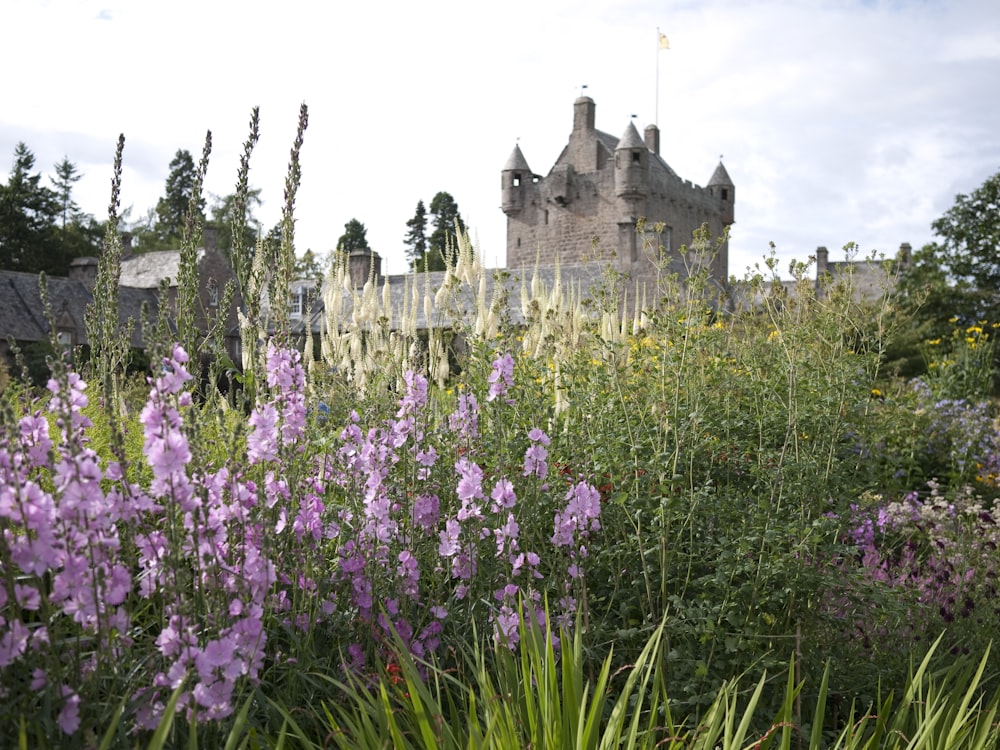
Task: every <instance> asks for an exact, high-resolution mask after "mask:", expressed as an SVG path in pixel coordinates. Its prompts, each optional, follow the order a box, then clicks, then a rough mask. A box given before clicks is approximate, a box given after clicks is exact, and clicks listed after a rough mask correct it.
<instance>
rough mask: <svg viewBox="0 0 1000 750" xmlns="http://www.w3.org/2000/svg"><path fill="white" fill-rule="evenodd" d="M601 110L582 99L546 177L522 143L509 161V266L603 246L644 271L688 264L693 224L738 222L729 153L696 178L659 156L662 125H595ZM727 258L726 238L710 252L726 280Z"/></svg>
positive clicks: (626, 265)
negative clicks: (619, 129)
mask: <svg viewBox="0 0 1000 750" xmlns="http://www.w3.org/2000/svg"><path fill="white" fill-rule="evenodd" d="M595 110H596V108H595V106H594V100H593V99H591V98H590V97H587V96H582V97H580V98H578V99H577V100H576V101H575V102H574V103H573V131H572V132H571V133H570V136H569V142H568V143H567V144H566V147H565V148H564V149H563V151H562V153H561V154H560V155H559V158H558V159H557V160H556V163H555V165H554V166H553V167H552V169H551V170H550V171H549V173H548V175H547V176H545V177H542V176H540V175H538V174H535V173H533V172H532V171H531V168H530V167H529V166H528V162H527V160H526V159H525V157H524V154H523V153H522V152H521V148H520V146H515V147H514V151H513V153H512V154H511V155H510V158H509V159H508V160H507V163H506V164H505V165H504V167H503V169H502V171H501V190H502V208H503V212H504V213H505V214H506V215H507V267H508V268H511V269H514V268H524V267H528V266H533V265H534V264H535V263H536V262H539V263H540V264H541V265H551V264H553V263H555V262H556V259H557V258H558V259H559V261H560V262H561V263H563V264H577V263H583V262H585V261H587V260H588V259H590V258H591V257H593V256H594V254H595V250H596V251H597V253H599V254H600V255H601V256H602V257H605V258H613V259H614V263H615V266H616V268H617V269H618V270H619V271H622V272H624V273H629V274H630V275H631V276H632V277H633V278H636V279H642V278H648V277H650V276H652V275H653V274H654V273H655V267H656V265H657V264H658V263H660V262H661V261H663V260H666V261H667V262H668V263H669V264H670V265H671V267H672V269H673V270H678V271H680V272H682V273H683V272H684V270H685V264H684V261H685V260H686V259H684V258H681V257H680V254H679V249H680V248H681V246H682V245H688V244H690V243H691V237H692V233H693V232H694V231H695V230H696V229H698V228H699V227H701V226H702V225H703V224H707V226H708V230H709V233H710V235H711V236H712V237H713V238H721V237H723V236H724V235H725V232H726V228H727V227H729V226H730V225H731V224H732V223H733V222H734V205H735V201H736V187H735V185H733V181H732V180H731V179H730V177H729V174H728V173H727V172H726V168H725V167H724V166H723V165H722V162H721V161H720V162H719V165H718V166H717V167H716V169H715V172H714V173H713V174H712V177H711V179H709V181H708V185H707V186H706V187H700V186H698V185H693V184H692V183H691V181H690V180H683V179H681V178H680V177H679V176H678V175H677V173H676V172H674V170H673V169H671V167H670V165H669V164H667V162H666V161H665V160H664V159H663V157H662V156H660V131H659V128H658V127H657V126H656V125H649V126H647V127H646V129H645V133H644V135H645V137H644V138H643V137H642V136H640V135H639V131H638V130H636V127H635V125H634V124H633V123H632V122H629V124H628V126H627V127H626V128H625V132H624V134H623V135H622V137H621V138H620V139H619V138H615V137H614V136H612V135H609V134H608V133H604V132H602V131H600V130H597V129H596V127H595ZM640 219H645V225H644V227H643V228H642V232H641V233H640V232H639V231H637V223H638V222H639V221H640ZM657 224H662V226H663V229H662V231H660V232H657V231H656V230H655V229H656V225H657ZM659 248H662V253H663V256H664V257H662V258H661V257H660V256H659V252H657V251H658V249H659ZM728 265H729V245H728V241H724V242H722V244H721V246H720V248H719V251H718V253H717V255H715V257H714V258H713V259H712V261H711V275H712V277H713V278H714V279H715V280H716V281H717V282H718V283H719V284H720V285H722V286H725V285H726V283H727V281H728Z"/></svg>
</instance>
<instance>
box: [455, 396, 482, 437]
mask: <svg viewBox="0 0 1000 750" xmlns="http://www.w3.org/2000/svg"><path fill="white" fill-rule="evenodd" d="M448 427H449V428H450V429H451V431H452V432H457V433H458V435H459V438H460V439H461V440H462V441H464V442H468V441H470V440H475V439H476V438H477V437H479V403H478V402H477V401H476V397H475V395H474V394H472V393H462V394H460V395H459V397H458V408H457V409H456V410H455V412H454V413H453V414H452V415H451V416H449V417H448Z"/></svg>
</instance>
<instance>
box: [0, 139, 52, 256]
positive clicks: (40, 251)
mask: <svg viewBox="0 0 1000 750" xmlns="http://www.w3.org/2000/svg"><path fill="white" fill-rule="evenodd" d="M34 168H35V155H34V154H33V153H32V152H31V150H30V149H29V148H28V147H27V146H26V145H25V144H24V143H18V144H17V147H16V148H15V149H14V164H13V167H12V168H11V171H10V175H9V176H8V178H7V184H6V185H0V268H4V269H8V270H12V271H26V272H29V273H38V272H39V271H46V272H48V273H51V274H56V275H65V274H66V271H67V268H68V263H69V260H68V258H67V257H66V256H64V254H63V248H62V244H61V243H60V241H59V232H58V223H57V222H58V219H59V216H60V212H61V207H60V202H59V196H58V195H57V194H56V193H55V192H54V191H53V190H51V189H50V188H48V187H45V186H44V185H42V184H41V179H42V176H41V174H39V173H33V170H34Z"/></svg>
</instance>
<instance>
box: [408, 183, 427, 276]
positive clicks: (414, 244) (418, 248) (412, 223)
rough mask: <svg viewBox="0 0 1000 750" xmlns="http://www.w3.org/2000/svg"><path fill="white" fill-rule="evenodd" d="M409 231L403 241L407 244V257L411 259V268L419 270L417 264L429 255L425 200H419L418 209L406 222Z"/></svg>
mask: <svg viewBox="0 0 1000 750" xmlns="http://www.w3.org/2000/svg"><path fill="white" fill-rule="evenodd" d="M406 226H407V227H408V228H409V231H408V232H407V233H406V238H405V239H404V240H403V242H404V243H405V244H406V247H407V250H406V257H407V258H408V259H409V261H410V268H412V269H414V270H417V266H418V265H419V264H420V263H421V261H423V260H424V256H426V255H427V209H425V208H424V202H423V201H422V200H421V201H417V211H416V213H415V214H414V215H413V218H412V219H410V220H409V221H408V222H406Z"/></svg>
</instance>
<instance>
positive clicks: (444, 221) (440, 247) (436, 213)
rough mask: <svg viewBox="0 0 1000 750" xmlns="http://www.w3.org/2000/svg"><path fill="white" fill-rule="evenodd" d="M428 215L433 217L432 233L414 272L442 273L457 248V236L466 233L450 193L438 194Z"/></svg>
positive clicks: (460, 215) (415, 265)
mask: <svg viewBox="0 0 1000 750" xmlns="http://www.w3.org/2000/svg"><path fill="white" fill-rule="evenodd" d="M430 214H431V216H433V217H434V231H433V232H431V236H430V237H429V238H428V240H427V252H426V254H425V255H424V257H423V259H416V262H415V263H414V270H416V271H423V270H429V271H443V270H444V268H445V264H446V263H447V262H449V259H450V258H452V256H453V255H454V254H455V250H456V249H457V247H458V240H457V236H458V235H461V234H464V233H465V231H466V230H465V222H464V221H463V220H462V214H461V213H459V210H458V204H457V203H456V202H455V199H454V198H452V197H451V194H450V193H445V192H440V193H437V194H436V195H435V196H434V197H433V198H432V199H431V205H430ZM421 260H422V262H421Z"/></svg>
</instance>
